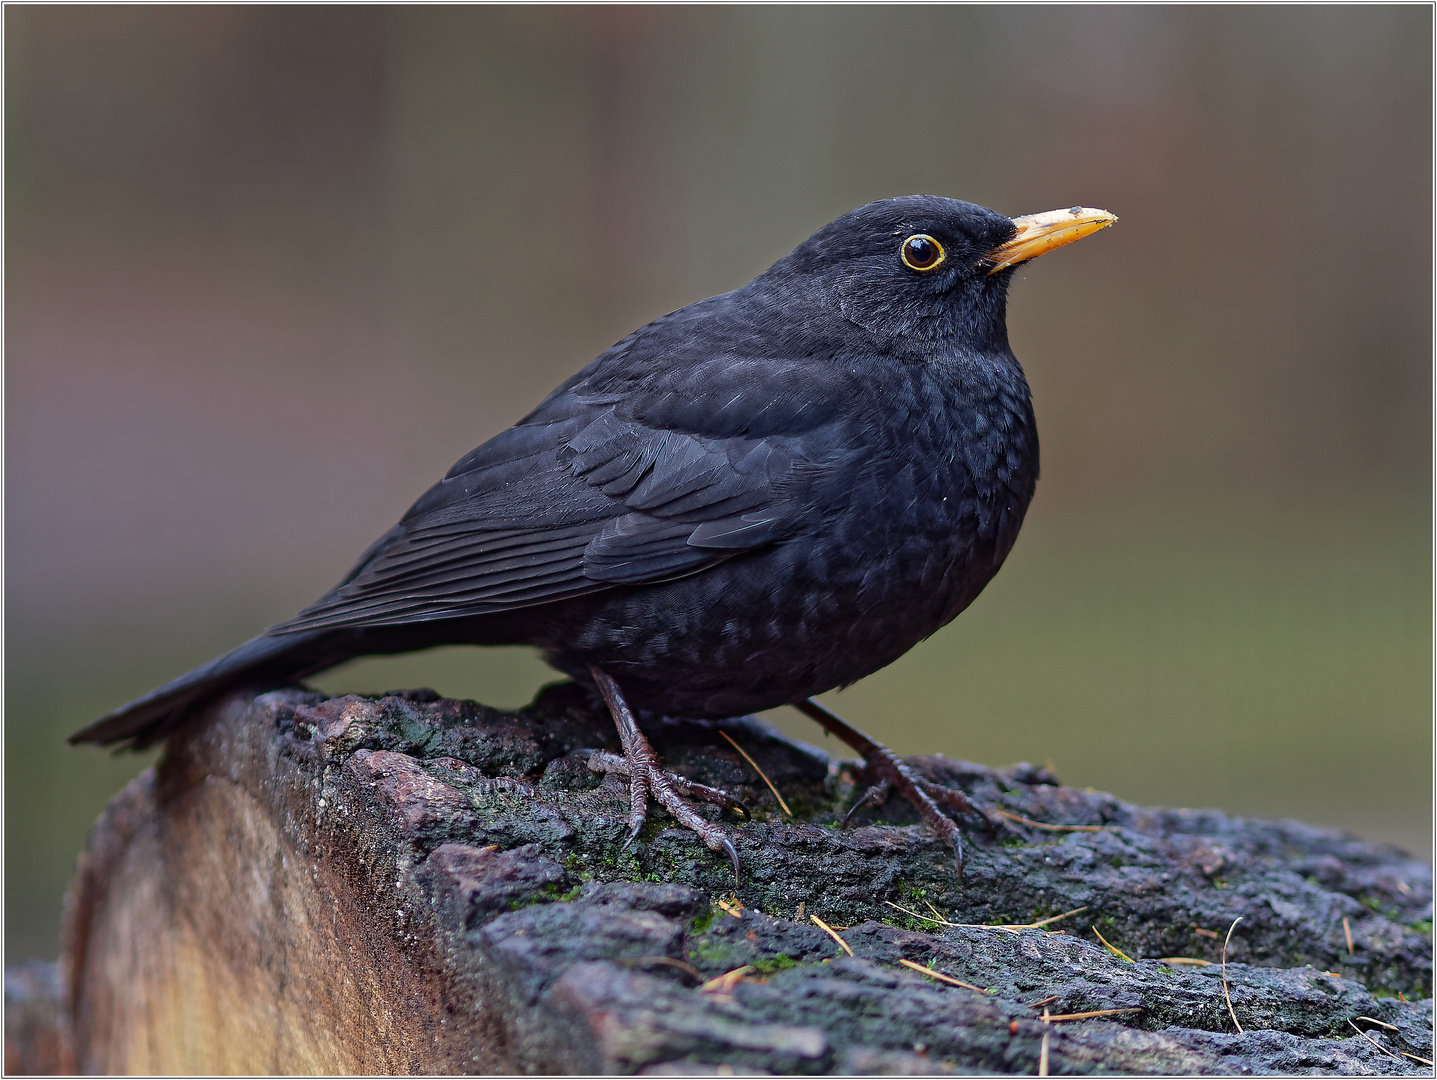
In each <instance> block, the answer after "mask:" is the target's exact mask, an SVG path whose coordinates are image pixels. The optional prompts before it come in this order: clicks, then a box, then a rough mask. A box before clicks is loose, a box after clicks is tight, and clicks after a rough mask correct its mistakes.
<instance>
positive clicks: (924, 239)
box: [899, 233, 947, 270]
mask: <svg viewBox="0 0 1437 1080" xmlns="http://www.w3.org/2000/svg"><path fill="white" fill-rule="evenodd" d="M899 254H900V256H901V257H902V259H903V265H904V266H906V267H908V268H909V269H910V270H936V269H937V268H938V267H940V266H942V265H943V260H944V259H946V258H947V255H946V254H944V251H943V245H942V244H940V243H939V242H938V241H937V240H934V239H933V237H931V236H929V235H928V234H927V233H917V234H915V235H913V236H910V237H909V238H908V239H907V240H905V241H903V247H902V248H900V249H899Z"/></svg>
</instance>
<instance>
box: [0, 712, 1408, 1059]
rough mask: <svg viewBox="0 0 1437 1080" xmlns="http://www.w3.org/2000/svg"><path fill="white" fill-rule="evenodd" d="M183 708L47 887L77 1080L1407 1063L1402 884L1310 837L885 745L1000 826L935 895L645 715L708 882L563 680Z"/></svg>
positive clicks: (820, 815)
mask: <svg viewBox="0 0 1437 1080" xmlns="http://www.w3.org/2000/svg"><path fill="white" fill-rule="evenodd" d="M197 719H199V720H201V721H202V722H200V723H196V724H194V725H192V726H191V727H190V728H189V729H188V730H187V731H186V732H185V733H183V734H182V735H180V736H177V737H176V738H174V739H172V740H171V743H170V745H169V747H168V749H167V751H166V753H165V756H164V758H163V759H162V761H161V762H160V764H159V765H158V766H157V767H156V769H155V770H154V771H152V772H148V773H146V774H145V775H144V776H142V777H141V778H140V779H138V780H136V781H135V783H133V784H132V785H131V786H130V787H129V788H127V789H126V790H125V792H123V793H122V794H121V795H120V796H118V797H117V798H116V799H115V800H114V802H113V803H112V804H111V806H110V808H109V809H108V810H107V811H106V813H105V815H104V816H103V817H102V818H101V820H100V821H99V822H98V823H97V825H96V827H95V830H94V832H93V834H92V837H91V840H90V845H89V849H88V851H87V852H86V853H85V855H84V856H83V857H82V859H81V863H80V867H79V870H78V872H77V876H76V879H75V882H74V885H73V887H72V890H71V894H70V896H69V898H68V900H67V910H66V925H65V955H64V957H63V960H62V963H63V965H64V967H65V969H66V971H67V973H68V991H67V993H68V1000H67V1002H66V1003H65V1008H64V1010H63V1011H64V1012H65V1014H66V1015H67V1017H68V1019H69V1022H70V1025H71V1027H72V1029H73V1045H74V1053H75V1061H76V1063H77V1065H78V1067H79V1068H80V1069H81V1070H83V1071H88V1072H111V1073H152V1072H165V1073H237V1072H238V1073H256V1072H259V1073H264V1072H277V1073H297V1072H309V1073H314V1072H325V1073H343V1072H363V1073H413V1072H421V1073H432V1072H446V1073H460V1072H519V1073H555V1072H558V1073H585V1072H650V1073H664V1072H669V1073H673V1072H690V1073H692V1072H705V1071H707V1072H713V1071H715V1070H716V1069H720V1068H722V1067H725V1066H726V1067H730V1068H732V1069H734V1070H738V1071H747V1072H755V1071H767V1072H774V1073H835V1072H860V1073H863V1072H866V1073H883V1072H953V1071H959V1072H963V1071H974V1070H981V1071H990V1072H1008V1073H1028V1074H1031V1073H1034V1072H1036V1071H1037V1070H1038V1068H1039V1063H1040V1056H1041V1055H1042V1054H1043V1052H1044V1046H1046V1055H1047V1065H1048V1069H1049V1071H1050V1072H1052V1073H1053V1074H1058V1073H1064V1072H1102V1073H1129V1074H1135V1073H1234V1072H1261V1073H1341V1074H1393V1075H1409V1074H1411V1075H1421V1074H1427V1075H1430V1074H1431V1069H1430V1067H1428V1066H1427V1065H1425V1064H1422V1062H1421V1060H1419V1059H1425V1060H1428V1061H1430V1060H1431V1058H1432V1004H1431V987H1432V944H1431V936H1430V935H1431V919H1432V872H1431V867H1430V866H1429V865H1428V864H1426V863H1424V862H1421V861H1418V860H1414V859H1412V858H1410V857H1407V856H1405V855H1403V854H1402V853H1401V852H1399V851H1397V850H1395V849H1392V848H1388V847H1383V846H1379V845H1373V844H1367V843H1363V842H1361V841H1358V840H1356V839H1354V838H1351V837H1349V836H1345V835H1343V834H1340V833H1336V832H1333V831H1330V830H1323V829H1317V828H1312V827H1308V826H1304V825H1300V824H1297V823H1294V822H1270V821H1253V820H1242V819H1236V818H1230V817H1227V816H1224V815H1222V814H1220V813H1216V812H1213V811H1187V810H1162V809H1147V808H1141V807H1136V806H1132V805H1129V804H1126V803H1123V802H1121V801H1119V800H1117V799H1115V798H1113V797H1112V796H1109V795H1103V794H1098V793H1093V792H1089V791H1079V790H1076V789H1073V788H1067V787H1062V786H1060V785H1058V784H1057V782H1056V780H1054V778H1053V777H1051V776H1050V775H1049V774H1047V773H1046V772H1045V771H1043V770H1041V769H1034V768H1032V767H1029V766H1025V765H1023V766H1015V767H1013V768H1010V769H1006V770H999V771H994V770H990V769H986V768H983V767H980V766H976V765H970V764H967V763H963V762H958V761H953V760H949V759H945V758H938V757H934V758H911V759H909V761H910V762H911V763H912V764H913V765H914V766H915V767H916V768H918V769H919V770H920V771H922V772H924V773H925V774H926V775H928V776H929V777H930V778H931V779H934V780H937V781H940V782H944V783H949V784H954V785H956V786H958V787H961V788H962V789H964V790H965V791H966V792H968V793H969V794H970V795H971V796H972V797H974V798H975V800H978V801H980V802H982V803H983V804H985V805H987V806H989V807H991V808H993V809H994V810H1000V811H1002V812H1003V813H1004V815H1006V816H1003V817H1002V818H1001V820H1002V821H1003V822H1004V823H1005V827H1004V828H1000V829H998V830H997V832H996V835H993V836H987V835H985V834H984V833H982V832H981V831H978V830H973V831H972V833H971V834H970V835H971V843H970V847H969V852H968V861H967V869H966V872H965V875H964V878H963V880H962V882H961V883H960V882H959V881H958V880H957V879H956V877H955V875H954V873H953V870H952V865H951V857H950V853H949V852H948V851H947V850H946V849H945V848H944V847H943V846H942V845H941V844H940V843H939V842H938V841H936V840H935V839H933V838H932V837H930V836H929V835H928V834H927V833H925V832H924V830H923V829H922V827H921V826H919V825H917V824H914V823H912V821H911V820H910V819H909V818H908V817H907V816H906V808H905V807H903V806H901V805H899V804H897V803H896V802H890V803H889V804H888V805H886V806H885V807H883V808H881V809H880V810H879V811H877V812H876V815H875V813H872V812H869V813H867V814H866V816H862V817H861V818H860V819H859V820H858V821H857V822H856V824H855V826H854V827H851V828H846V829H845V828H841V827H839V826H838V824H837V821H838V819H839V818H840V817H841V816H842V812H843V811H844V810H845V809H846V807H847V806H848V805H851V803H852V801H853V798H854V797H855V795H856V791H855V780H856V777H855V772H856V769H857V766H856V765H854V764H853V763H839V762H830V761H829V759H828V758H827V757H825V756H824V754H823V753H822V752H821V751H816V750H813V749H812V748H810V747H804V746H801V745H799V744H795V743H792V742H789V741H788V740H786V739H784V738H783V737H782V736H780V735H779V734H778V733H777V732H776V731H774V730H773V729H772V728H770V727H768V726H766V725H764V724H762V723H760V722H759V721H756V720H752V719H746V720H734V721H727V722H724V723H722V724H708V723H693V722H675V721H655V722H654V723H652V724H650V725H646V727H647V730H648V731H649V732H650V734H651V737H652V738H653V741H654V743H655V745H656V747H657V748H658V749H659V751H660V753H662V754H663V755H664V757H665V759H666V761H667V762H668V764H669V766H670V767H671V768H673V769H675V771H678V772H681V773H683V774H685V775H688V776H690V777H692V778H693V779H696V780H699V781H701V782H704V783H708V784H712V785H715V786H720V787H724V788H726V789H728V790H729V791H731V792H732V793H734V794H735V795H737V796H738V797H739V798H741V799H743V800H744V801H745V802H746V803H747V804H748V806H749V807H750V808H751V810H752V811H753V816H754V820H753V821H751V822H748V823H744V824H737V823H735V824H734V825H733V827H732V833H733V835H734V838H735V843H736V844H737V846H738V849H739V852H740V854H741V856H742V858H743V862H744V871H745V880H744V883H743V884H742V885H741V886H739V887H737V888H735V885H734V880H733V872H732V869H731V868H730V867H729V866H728V863H727V861H726V860H724V859H723V858H722V857H721V856H717V855H715V854H714V853H712V852H710V851H709V850H708V849H707V848H705V847H704V846H703V845H702V844H701V843H700V842H699V841H698V840H697V839H696V838H695V837H694V836H693V835H692V834H691V833H688V832H685V831H682V830H680V829H677V828H675V827H674V823H673V821H672V820H671V819H669V818H667V817H666V816H664V815H663V814H662V812H660V811H654V812H653V813H652V815H651V818H650V822H649V825H648V826H647V827H646V828H645V830H644V832H643V834H642V835H641V836H640V838H639V840H638V842H637V843H636V844H635V845H634V846H633V848H632V849H630V850H628V851H624V850H622V848H621V845H622V843H623V839H624V836H625V833H626V829H627V826H626V816H627V792H626V788H625V786H624V784H623V783H621V782H620V781H618V780H617V779H612V778H611V779H608V780H604V779H602V778H601V777H599V776H598V775H596V774H594V773H593V772H591V771H590V770H589V769H588V768H587V766H586V764H585V756H586V751H587V750H590V749H593V748H607V749H611V750H612V749H615V748H616V739H615V736H614V733H613V729H612V726H611V725H610V724H609V722H608V719H607V716H606V714H605V713H604V711H603V709H602V706H601V705H599V704H598V703H597V702H595V701H594V700H592V699H591V698H590V697H589V696H588V695H586V694H585V692H584V691H582V690H581V689H580V688H579V687H577V686H574V685H573V684H559V685H557V686H554V687H550V688H549V689H547V690H546V691H545V692H544V693H543V694H541V695H540V698H539V699H538V700H537V701H536V702H535V704H534V705H533V706H531V707H530V708H529V709H526V710H523V711H521V712H520V713H517V714H506V713H500V712H497V711H495V710H492V709H488V708H486V707H484V706H481V705H477V704H475V703H473V702H457V701H446V700H441V699H439V698H438V697H437V696H435V695H433V694H432V693H428V692H422V691H421V692H410V693H402V694H393V695H387V696H384V697H380V698H360V697H342V698H332V699H326V698H324V697H323V696H321V695H318V694H314V693H309V692H305V691H302V690H283V691H276V692H273V693H269V694H264V695H262V696H260V697H258V698H254V699H249V698H245V697H236V698H232V699H230V700H228V701H225V702H222V703H221V704H219V705H218V706H216V707H215V708H214V709H213V710H212V711H211V712H210V713H209V714H208V715H207V716H206V717H203V718H197ZM725 736H726V737H725ZM739 751H741V752H739ZM744 755H747V759H746V758H745V756H744ZM756 768H757V769H762V771H763V773H764V774H766V776H767V778H768V780H769V781H771V782H772V784H773V786H774V787H775V788H776V789H777V791H778V792H779V793H780V794H781V795H782V796H783V799H784V800H785V801H786V803H787V804H788V806H789V807H790V808H791V809H792V811H793V813H794V815H796V816H795V817H790V816H788V815H787V814H786V813H785V812H784V811H783V810H782V809H781V808H780V806H779V803H778V801H777V800H776V799H775V797H774V795H773V793H772V792H771V791H770V789H769V788H768V786H767V785H766V784H765V782H764V780H763V779H761V778H760V776H759V775H758V772H757V771H756ZM1053 826H1062V827H1064V828H1057V829H1055V828H1053ZM1094 826H1098V828H1093V827H1094ZM1073 827H1082V828H1073ZM815 916H816V917H817V918H814V917H815ZM1055 916H1061V917H1059V918H1054V917H1055ZM1239 918H1241V921H1240V922H1238V923H1237V924H1236V927H1235V928H1234V929H1233V930H1232V933H1231V938H1230V941H1229V943H1228V945H1227V964H1226V967H1225V968H1224V966H1223V964H1222V963H1221V960H1222V948H1223V943H1224V938H1225V936H1226V935H1227V934H1228V930H1229V927H1230V926H1232V924H1233V922H1234V920H1237V919H1239ZM994 924H1004V925H1006V926H1008V927H1010V928H1007V929H1005V928H1003V926H1000V925H994ZM1035 924H1040V925H1035ZM1349 933H1350V935H1351V942H1352V944H1351V948H1350V949H1349V945H1348V940H1347V938H1348V934H1349ZM1104 941H1106V942H1107V943H1108V944H1106V945H1105V944H1104ZM7 985H8V984H7ZM1399 995H1401V996H1400V997H1399ZM1404 998H1405V999H1408V1000H1403V999H1404ZM1229 1002H1230V1004H1229ZM6 1012H7V1060H8V1047H9V1031H10V1013H11V1008H10V1004H9V997H8V989H7V1010H6ZM1045 1014H1046V1016H1047V1019H1045ZM1237 1025H1240V1026H1241V1029H1242V1030H1241V1031H1239V1030H1238V1027H1237Z"/></svg>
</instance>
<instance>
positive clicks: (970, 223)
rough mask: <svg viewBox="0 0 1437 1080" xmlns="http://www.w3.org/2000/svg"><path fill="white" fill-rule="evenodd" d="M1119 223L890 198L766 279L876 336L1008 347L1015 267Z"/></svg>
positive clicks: (800, 250)
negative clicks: (778, 278) (784, 283)
mask: <svg viewBox="0 0 1437 1080" xmlns="http://www.w3.org/2000/svg"><path fill="white" fill-rule="evenodd" d="M1116 220H1117V218H1115V217H1114V216H1113V215H1112V214H1109V213H1108V212H1107V211H1105V210H1091V209H1087V208H1085V207H1076V206H1075V207H1073V208H1072V209H1071V210H1054V211H1050V212H1048V213H1045V214H1033V215H1029V216H1027V217H1019V218H1010V217H1006V216H1004V215H1003V214H1000V213H998V212H996V211H994V210H988V209H985V208H984V207H981V206H977V205H975V204H974V203H969V202H961V201H959V200H957V199H944V198H939V197H937V196H932V195H909V196H905V197H903V198H899V199H883V200H881V201H879V202H872V203H869V204H868V205H866V206H860V207H859V208H858V209H857V210H852V211H850V212H849V213H847V214H844V215H843V216H842V217H841V218H838V219H837V220H836V221H833V222H831V223H829V224H828V225H825V226H824V227H823V228H822V229H819V230H818V232H816V233H814V234H813V235H812V236H810V237H809V238H808V239H807V240H805V241H804V242H803V243H802V244H800V245H799V246H798V247H797V248H795V249H794V251H793V253H792V254H790V255H789V256H788V257H787V258H785V259H783V260H781V261H780V262H779V263H778V264H776V265H775V266H774V268H773V269H772V270H771V271H770V272H769V274H766V275H764V276H765V277H769V276H770V275H774V274H778V275H782V276H784V277H788V278H790V280H791V282H792V285H793V286H794V287H795V288H797V289H798V290H801V292H802V293H803V294H805V295H806V296H808V297H811V298H813V299H816V300H818V301H819V302H820V303H822V304H824V306H826V307H830V308H832V309H834V310H836V311H837V312H839V313H841V315H842V316H843V318H845V319H846V320H847V321H849V322H851V323H854V324H856V325H858V326H861V327H863V328H864V329H865V330H868V331H870V332H872V333H874V334H878V335H881V336H888V335H894V336H903V337H909V338H920V339H928V340H931V339H939V338H945V337H956V338H958V339H959V340H960V341H961V342H962V343H963V344H966V345H969V346H971V347H975V348H980V349H982V348H989V347H993V346H997V347H1006V343H1007V331H1006V328H1005V325H1004V308H1005V304H1006V300H1007V290H1008V281H1009V279H1010V278H1011V276H1012V270H1013V268H1014V267H1015V266H1017V265H1018V264H1019V263H1022V262H1026V261H1027V260H1029V259H1032V258H1036V257H1037V256H1039V255H1041V254H1043V253H1044V252H1047V251H1051V250H1053V249H1054V248H1056V247H1061V246H1063V245H1064V244H1069V243H1072V242H1073V241H1074V240H1079V239H1081V238H1082V237H1084V236H1087V235H1089V234H1091V233H1094V232H1097V231H1098V230H1099V229H1102V228H1106V227H1107V226H1108V225H1111V224H1112V223H1113V222H1114V221H1116Z"/></svg>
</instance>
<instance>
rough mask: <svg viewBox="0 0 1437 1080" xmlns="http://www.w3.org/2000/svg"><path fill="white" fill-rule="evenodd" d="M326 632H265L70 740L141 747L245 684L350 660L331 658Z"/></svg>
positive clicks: (276, 682) (291, 677)
mask: <svg viewBox="0 0 1437 1080" xmlns="http://www.w3.org/2000/svg"><path fill="white" fill-rule="evenodd" d="M326 636H327V635H325V634H324V633H323V632H316V633H312V634H285V635H277V636H273V637H272V636H270V635H268V634H261V635H260V636H259V637H257V638H252V639H251V640H249V641H246V642H245V643H244V644H243V645H241V646H239V647H238V648H236V649H232V650H230V651H229V652H227V653H225V654H224V655H223V656H220V657H216V658H215V659H214V660H211V661H210V662H209V663H207V664H201V665H200V666H199V667H197V668H195V669H194V670H193V671H191V672H189V673H187V674H185V675H181V676H180V677H179V678H178V679H173V680H171V681H170V682H167V683H166V684H165V685H164V686H161V687H159V688H158V689H156V690H151V691H150V692H149V693H148V694H146V695H145V696H144V697H141V698H136V699H135V700H134V701H132V702H130V703H129V704H128V705H125V706H122V707H121V708H118V709H116V710H115V711H114V712H112V713H109V714H108V715H106V716H102V717H100V719H98V720H96V721H95V722H94V723H93V724H90V725H89V726H87V727H84V728H82V729H81V730H79V731H77V732H75V734H73V735H71V736H70V742H71V743H87V742H89V743H100V744H103V745H109V744H113V743H119V744H122V745H123V746H126V747H129V748H130V749H134V750H140V749H143V748H144V747H146V746H149V745H151V744H153V743H155V742H158V741H159V740H161V739H163V738H165V737H166V736H167V735H169V734H170V733H171V732H173V731H174V730H175V729H176V728H177V727H179V726H180V725H181V724H182V723H183V722H184V721H185V719H186V718H188V716H189V715H190V714H191V713H192V712H193V711H194V710H195V709H196V708H198V707H199V706H200V705H203V704H204V703H205V702H206V701H209V700H211V699H213V698H215V697H218V696H219V695H221V694H223V693H226V692H228V691H230V690H233V689H237V688H239V687H241V686H245V685H257V684H259V683H269V684H270V685H271V686H282V685H285V684H287V683H291V682H294V681H295V680H298V679H301V678H303V677H305V676H306V675H312V674H314V673H315V672H316V671H322V670H324V669H325V668H327V667H330V666H332V665H334V664H335V663H338V662H339V661H340V660H344V659H347V658H348V657H347V656H346V655H338V656H333V657H331V656H330V655H328V654H329V652H330V651H331V650H328V649H325V648H324V647H323V641H322V639H323V638H325V637H326Z"/></svg>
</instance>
